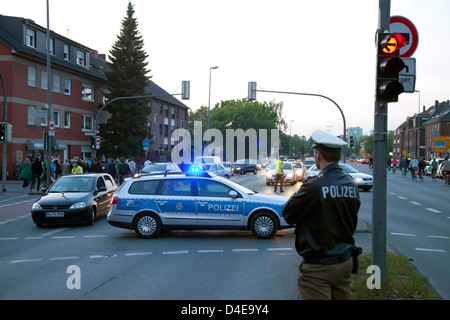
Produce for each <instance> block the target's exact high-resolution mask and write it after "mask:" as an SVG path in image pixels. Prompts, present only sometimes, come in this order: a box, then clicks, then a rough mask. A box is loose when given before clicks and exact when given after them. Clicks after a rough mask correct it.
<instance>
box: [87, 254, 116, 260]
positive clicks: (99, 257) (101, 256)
mask: <svg viewBox="0 0 450 320" xmlns="http://www.w3.org/2000/svg"><path fill="white" fill-rule="evenodd" d="M116 257H117V254H113V255H110V256H108V255H103V254H94V255H91V256H89V258H90V259H102V258H116Z"/></svg>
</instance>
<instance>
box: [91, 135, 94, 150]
mask: <svg viewBox="0 0 450 320" xmlns="http://www.w3.org/2000/svg"><path fill="white" fill-rule="evenodd" d="M91 149H95V137H91Z"/></svg>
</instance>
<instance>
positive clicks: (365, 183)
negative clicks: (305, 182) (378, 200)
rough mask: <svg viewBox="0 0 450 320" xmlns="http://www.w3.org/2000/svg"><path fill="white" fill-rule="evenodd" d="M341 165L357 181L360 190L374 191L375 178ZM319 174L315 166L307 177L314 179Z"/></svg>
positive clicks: (343, 164)
mask: <svg viewBox="0 0 450 320" xmlns="http://www.w3.org/2000/svg"><path fill="white" fill-rule="evenodd" d="M339 165H340V166H341V168H342V169H343V170H344V172H345V173H348V174H349V175H350V176H351V177H352V178H353V180H355V182H356V184H357V185H358V189H362V190H364V191H369V190H370V189H372V187H373V178H372V176H371V175H370V174H366V173H362V172H359V171H358V170H356V169H355V168H353V167H352V166H350V165H348V164H345V163H339ZM319 172H320V170H319V169H318V168H317V167H316V166H315V165H314V166H312V167H311V168H309V169H308V170H306V177H307V178H309V177H314V176H316V175H318V174H319Z"/></svg>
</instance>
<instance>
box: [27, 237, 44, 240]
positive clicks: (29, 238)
mask: <svg viewBox="0 0 450 320" xmlns="http://www.w3.org/2000/svg"><path fill="white" fill-rule="evenodd" d="M39 239H44V237H26V238H25V240H39Z"/></svg>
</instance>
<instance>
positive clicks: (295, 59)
mask: <svg viewBox="0 0 450 320" xmlns="http://www.w3.org/2000/svg"><path fill="white" fill-rule="evenodd" d="M128 1H129V0H89V1H87V0H77V1H67V0H49V11H50V29H51V30H53V31H54V32H56V33H58V34H61V35H63V36H66V37H68V38H70V39H72V40H74V41H76V42H79V43H81V44H83V45H85V46H87V47H89V48H91V49H93V50H97V51H99V53H105V54H108V53H109V51H110V50H111V47H112V45H113V43H114V42H115V41H116V40H117V36H118V34H119V32H120V29H121V24H122V20H123V18H124V17H125V16H126V9H127V5H128ZM131 2H132V4H133V5H134V9H135V15H134V16H135V18H137V21H138V23H139V26H138V31H139V32H140V34H141V35H142V37H143V40H144V44H145V46H144V50H145V51H146V53H147V54H148V55H149V58H148V68H149V69H150V70H151V71H150V72H149V75H151V76H152V80H153V81H154V82H155V83H156V84H158V85H159V86H161V87H162V88H163V89H164V90H166V91H167V92H169V93H181V82H182V81H184V80H189V81H190V87H191V92H190V96H191V99H190V100H183V103H185V104H186V105H187V106H188V107H189V108H190V109H191V110H196V109H197V108H199V107H200V106H201V105H206V106H207V105H208V99H209V79H210V74H211V96H210V99H211V102H210V107H211V108H214V106H215V105H216V104H217V103H220V101H226V100H231V99H236V100H237V99H243V98H247V89H248V82H249V81H254V82H257V86H258V89H259V90H269V91H284V92H299V93H312V94H320V95H324V96H327V97H329V98H330V99H332V100H334V101H335V102H336V103H337V104H338V105H339V106H340V108H341V109H342V111H343V113H344V115H345V120H346V126H347V128H348V127H358V126H359V127H361V128H363V132H364V134H370V130H372V129H373V123H374V102H375V98H374V93H375V76H376V73H375V68H376V44H375V32H376V29H377V28H378V11H379V10H378V0H364V1H361V0H341V1H336V0H314V1H311V0H278V1H273V0H226V1H224V0H222V1H218V0H188V1H186V0H132V1H131ZM46 3H47V1H46V0H15V1H8V2H6V1H3V3H2V5H1V9H0V14H3V15H10V16H19V17H25V18H29V19H32V20H34V21H35V22H36V23H38V24H40V25H42V26H44V27H46V26H47V16H46V14H47V13H46V12H47V10H46ZM449 12H450V1H448V0H428V1H423V0H391V16H396V15H400V16H404V17H406V18H408V19H409V20H411V21H412V22H413V23H414V25H415V27H416V28H417V30H418V33H419V45H418V48H417V50H416V52H415V53H414V55H413V56H412V57H413V58H415V59H416V85H415V90H417V91H420V92H416V93H403V94H401V95H400V96H399V102H397V103H390V104H389V107H388V130H395V129H396V128H397V127H398V126H399V125H400V124H401V123H402V122H403V121H405V120H406V118H407V116H412V115H413V114H414V113H417V112H418V111H419V110H420V111H421V110H422V106H426V108H428V107H430V106H432V105H434V103H435V100H438V101H447V100H450V78H449V75H450V59H449V54H448V52H450V20H449V19H448V13H449ZM215 66H218V68H217V69H213V70H211V69H210V68H211V67H215ZM178 98H180V97H178ZM180 99H181V98H180ZM257 100H258V101H260V102H263V101H274V102H276V103H279V102H283V106H284V112H283V116H284V118H285V120H286V122H287V123H288V124H289V125H290V126H289V128H288V129H287V130H286V133H288V134H289V133H290V132H292V135H294V134H297V135H299V136H303V135H304V136H306V137H307V138H309V137H310V135H311V133H312V132H313V131H314V130H316V129H321V130H327V131H330V132H331V133H333V134H335V135H340V134H342V133H343V119H342V116H341V113H340V112H339V110H338V108H337V107H336V106H335V105H334V104H333V103H331V102H330V101H328V100H326V99H324V98H320V97H311V96H305V95H286V94H280V93H265V92H257ZM255 116H257V115H255Z"/></svg>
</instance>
